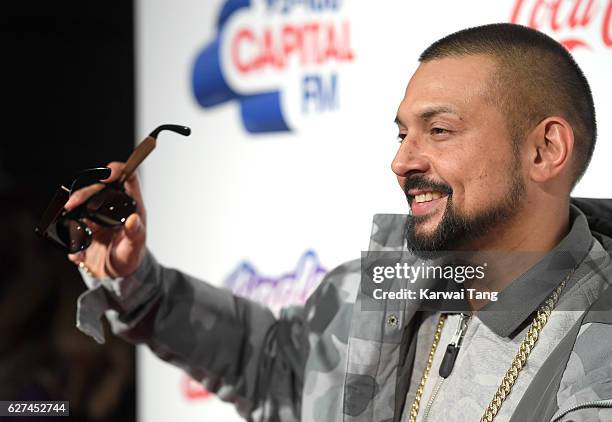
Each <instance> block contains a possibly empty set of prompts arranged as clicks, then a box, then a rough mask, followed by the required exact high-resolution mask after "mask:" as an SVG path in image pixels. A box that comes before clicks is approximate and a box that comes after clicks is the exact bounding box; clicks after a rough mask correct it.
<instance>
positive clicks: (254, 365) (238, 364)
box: [77, 252, 308, 421]
mask: <svg viewBox="0 0 612 422" xmlns="http://www.w3.org/2000/svg"><path fill="white" fill-rule="evenodd" d="M81 275H82V277H83V279H84V281H85V283H86V284H87V285H88V287H89V290H88V291H86V292H85V293H83V294H82V295H81V297H79V300H78V304H77V327H79V329H81V330H82V331H83V332H85V333H86V334H88V335H90V336H92V337H94V338H95V339H96V340H97V341H98V342H103V341H104V336H103V329H102V325H101V322H100V318H101V316H102V314H103V313H105V314H106V317H107V319H108V320H109V322H110V325H111V328H112V330H113V332H114V333H115V334H118V335H120V336H121V337H123V338H125V339H126V340H128V341H130V342H132V343H137V344H138V343H144V344H146V345H148V346H149V348H150V349H151V350H152V351H153V352H154V353H155V354H156V355H157V356H159V357H160V358H161V359H163V360H165V361H167V362H170V363H172V364H174V365H177V366H179V367H181V368H183V369H185V370H186V371H187V372H188V373H189V374H190V375H191V376H192V377H193V378H194V379H195V380H198V381H200V382H202V383H203V385H204V386H205V387H206V388H207V389H208V390H209V391H211V392H213V393H215V394H217V395H218V396H219V397H220V398H221V399H223V400H226V401H230V402H232V403H234V404H235V405H236V408H237V410H238V412H239V413H240V414H241V415H242V416H243V417H245V418H248V419H249V420H258V421H273V420H279V419H280V417H279V415H281V414H282V415H283V416H282V420H283V421H285V420H288V421H291V420H296V421H297V420H299V415H300V406H301V403H300V401H301V392H302V387H303V385H302V384H303V375H304V366H305V363H306V358H307V356H308V334H307V332H306V324H304V308H303V307H291V308H287V309H284V310H283V312H282V313H281V316H280V318H279V319H276V318H275V317H274V315H273V314H272V312H271V311H270V310H269V309H267V308H266V307H264V306H262V305H260V304H258V303H256V302H253V301H250V300H247V299H244V298H241V297H238V296H235V295H233V294H232V293H231V292H230V291H228V290H224V289H220V288H216V287H213V286H212V285H210V284H208V283H206V282H203V281H201V280H198V279H196V278H194V277H191V276H189V275H187V274H184V273H182V272H180V271H177V270H174V269H168V268H165V267H163V266H161V265H160V264H158V263H157V262H156V260H155V258H154V257H153V255H152V254H151V253H150V252H147V255H146V257H145V260H144V261H143V263H142V265H141V266H140V268H139V269H138V270H137V271H136V272H135V273H134V274H133V275H132V276H130V277H128V278H125V279H103V280H95V279H92V278H91V277H89V276H88V275H87V274H85V273H84V272H81Z"/></svg>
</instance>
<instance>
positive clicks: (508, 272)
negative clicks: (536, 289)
mask: <svg viewBox="0 0 612 422" xmlns="http://www.w3.org/2000/svg"><path fill="white" fill-rule="evenodd" d="M549 199H550V198H549ZM544 204H545V205H544ZM569 229H570V227H569V198H567V199H564V200H557V201H554V200H553V201H550V200H549V201H546V202H543V201H540V203H534V202H530V201H525V202H524V203H523V205H522V206H521V207H520V209H518V210H517V212H516V214H515V215H514V217H513V218H511V219H510V220H508V221H507V222H506V223H504V224H503V225H502V226H501V227H499V228H497V229H496V230H495V231H492V232H490V233H489V234H488V235H487V236H485V237H486V239H479V240H478V241H477V242H475V244H471V245H469V249H470V250H472V251H476V254H475V255H476V256H477V259H478V261H480V262H487V271H486V277H485V278H484V279H483V280H477V281H472V282H470V283H467V284H466V287H468V288H474V289H476V290H477V291H478V290H480V291H491V292H501V291H502V290H504V289H505V288H506V287H507V286H508V285H509V284H510V283H512V281H514V280H515V279H516V278H517V277H518V276H520V275H521V274H523V273H524V272H526V271H527V270H528V269H529V268H531V267H532V266H533V265H535V264H536V263H537V262H538V261H540V260H541V259H542V258H544V256H545V255H546V254H547V253H549V252H550V251H551V250H552V249H554V248H555V247H556V246H557V245H558V244H559V242H561V240H562V239H563V238H564V237H565V236H566V235H567V233H568V232H569ZM469 302H470V307H471V309H472V310H478V309H480V308H482V307H483V306H484V305H485V304H486V303H488V301H486V300H470V301H469Z"/></svg>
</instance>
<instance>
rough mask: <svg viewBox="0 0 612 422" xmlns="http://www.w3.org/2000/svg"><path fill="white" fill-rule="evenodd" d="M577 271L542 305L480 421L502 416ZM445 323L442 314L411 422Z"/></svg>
mask: <svg viewBox="0 0 612 422" xmlns="http://www.w3.org/2000/svg"><path fill="white" fill-rule="evenodd" d="M573 273H574V270H572V271H570V273H569V274H568V275H567V276H566V277H565V278H564V279H563V281H562V282H561V283H560V284H559V285H558V286H557V287H556V288H555V290H553V292H552V293H551V295H550V296H549V297H548V299H546V301H545V302H544V303H543V304H542V306H540V308H539V309H538V311H537V313H536V316H535V318H534V319H533V321H532V323H531V326H530V327H529V330H528V331H527V334H526V335H525V338H524V339H523V341H522V342H521V344H520V345H519V350H518V352H517V354H516V356H515V357H514V359H513V360H512V364H511V365H510V368H509V369H508V371H506V374H505V375H504V377H503V379H502V381H501V383H500V385H499V387H498V388H497V391H496V392H495V395H494V396H493V400H491V403H489V406H487V408H486V410H485V412H484V415H483V416H482V418H481V419H480V422H492V421H493V419H495V416H497V414H498V413H499V410H500V409H501V406H502V404H503V403H504V401H505V400H506V398H507V397H508V396H509V395H510V392H511V391H512V387H513V386H514V384H515V383H516V380H517V378H518V376H519V374H520V372H521V370H522V369H523V368H524V367H525V365H526V364H527V359H528V358H529V354H530V353H531V351H532V350H533V348H534V347H535V345H536V342H537V341H538V338H539V337H540V332H541V331H542V329H543V328H544V326H545V325H546V323H547V322H548V319H549V318H550V314H551V313H552V310H553V309H554V308H555V306H556V305H557V302H558V301H559V297H560V296H561V292H562V291H563V289H564V288H565V285H566V283H567V281H568V280H569V279H570V277H571V276H572V274H573ZM445 320H446V315H445V314H440V319H439V320H438V326H437V328H436V333H435V335H434V340H433V343H432V345H431V350H430V351H429V357H428V358H427V365H426V366H425V370H424V371H423V376H422V377H421V381H420V382H419V386H418V387H417V390H416V396H415V398H414V401H413V402H412V407H411V408H410V416H409V419H408V421H409V422H416V418H417V415H418V414H419V407H420V404H421V398H422V396H423V390H424V389H425V383H426V382H427V378H428V376H429V371H430V370H431V365H432V363H433V358H434V355H435V353H436V349H437V348H438V343H439V342H440V336H441V334H442V328H443V327H444V321H445Z"/></svg>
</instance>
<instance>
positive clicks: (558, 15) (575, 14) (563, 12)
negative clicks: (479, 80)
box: [510, 0, 612, 51]
mask: <svg viewBox="0 0 612 422" xmlns="http://www.w3.org/2000/svg"><path fill="white" fill-rule="evenodd" d="M510 21H511V22H513V23H518V24H522V25H525V26H529V27H530V28H533V29H537V30H540V31H542V32H546V33H548V34H550V35H551V36H553V37H554V38H556V39H557V40H558V41H559V42H560V43H561V44H563V45H564V46H565V48H567V49H568V50H570V51H572V50H574V49H577V48H587V49H592V48H593V41H595V40H597V39H601V41H602V42H603V45H604V46H605V47H612V27H611V25H612V0H608V1H605V0H604V1H598V0H516V3H515V4H514V8H513V9H512V15H511V17H510Z"/></svg>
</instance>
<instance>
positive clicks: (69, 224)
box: [56, 219, 92, 253]
mask: <svg viewBox="0 0 612 422" xmlns="http://www.w3.org/2000/svg"><path fill="white" fill-rule="evenodd" d="M56 227H57V236H58V237H59V239H60V240H61V241H62V242H63V243H64V245H65V246H66V249H68V252H70V253H75V252H79V251H82V250H84V249H86V248H87V247H88V246H89V245H90V244H91V238H92V233H91V230H90V229H89V227H87V226H86V225H85V224H84V223H81V222H80V221H76V220H70V219H62V220H60V221H58V222H57V226H56Z"/></svg>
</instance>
